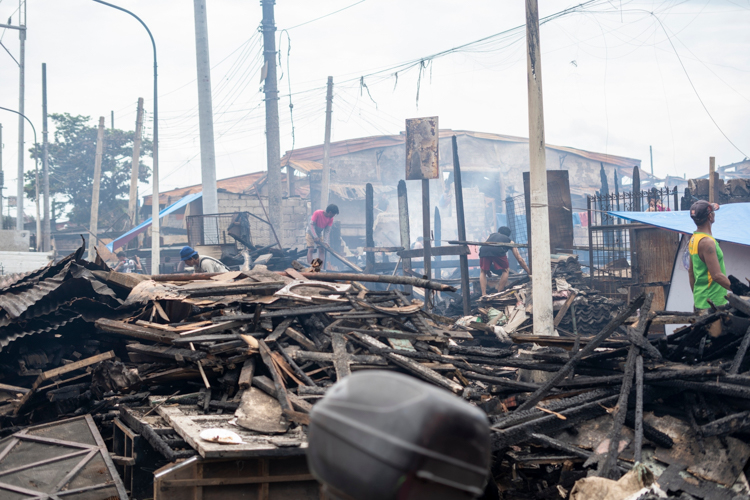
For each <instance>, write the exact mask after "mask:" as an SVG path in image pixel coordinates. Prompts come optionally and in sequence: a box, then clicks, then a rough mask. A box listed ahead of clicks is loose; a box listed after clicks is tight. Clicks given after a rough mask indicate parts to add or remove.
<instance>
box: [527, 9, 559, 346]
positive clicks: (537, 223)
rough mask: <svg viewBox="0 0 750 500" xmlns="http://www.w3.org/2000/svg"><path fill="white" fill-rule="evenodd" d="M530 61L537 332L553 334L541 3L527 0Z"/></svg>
mask: <svg viewBox="0 0 750 500" xmlns="http://www.w3.org/2000/svg"><path fill="white" fill-rule="evenodd" d="M526 46H527V51H526V64H527V68H526V69H527V83H528V90H529V160H530V165H529V184H530V191H531V193H530V194H531V196H530V198H531V207H530V208H531V245H532V248H531V251H532V254H531V262H532V273H533V276H532V285H533V301H534V313H533V314H534V334H535V335H553V334H554V327H553V311H552V271H551V269H550V239H549V208H548V207H547V155H546V149H545V139H544V105H543V101H544V100H543V96H542V59H541V56H542V53H541V50H540V47H539V6H538V4H537V0H526Z"/></svg>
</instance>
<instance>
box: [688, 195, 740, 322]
mask: <svg viewBox="0 0 750 500" xmlns="http://www.w3.org/2000/svg"><path fill="white" fill-rule="evenodd" d="M718 209H719V205H718V204H716V203H709V202H707V201H705V200H699V201H696V202H695V203H693V205H692V206H691V207H690V217H691V218H692V219H693V222H695V225H696V226H698V228H697V231H695V232H694V233H693V236H692V237H691V238H690V243H689V244H688V251H689V252H690V269H689V271H688V272H689V275H690V288H691V289H692V290H693V301H694V303H695V309H696V311H699V312H703V311H705V310H707V309H710V308H711V304H709V303H708V301H709V300H710V301H711V302H712V303H713V304H714V305H715V306H722V305H724V304H726V303H727V298H726V295H727V290H729V288H730V286H731V283H730V282H729V278H727V276H726V268H725V267H724V253H723V252H722V251H721V248H720V247H719V242H718V241H716V240H715V239H714V237H713V236H712V235H711V225H712V224H713V223H714V221H715V220H716V211H717V210H718Z"/></svg>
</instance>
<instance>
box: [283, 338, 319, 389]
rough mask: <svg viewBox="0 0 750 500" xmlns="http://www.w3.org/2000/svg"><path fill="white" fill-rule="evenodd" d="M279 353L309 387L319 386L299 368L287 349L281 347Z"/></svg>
mask: <svg viewBox="0 0 750 500" xmlns="http://www.w3.org/2000/svg"><path fill="white" fill-rule="evenodd" d="M278 351H279V352H280V353H281V356H282V357H283V358H284V361H286V362H287V364H288V365H289V367H290V368H291V369H292V370H293V371H294V373H295V374H296V375H297V376H298V377H299V378H301V379H302V381H303V382H304V383H305V384H306V385H309V386H313V387H316V386H317V385H318V384H316V383H315V381H314V380H313V379H311V378H310V377H309V376H308V375H307V373H305V371H304V370H303V369H302V368H300V367H299V365H298V364H297V363H295V362H294V360H293V359H292V358H291V357H290V356H289V354H288V353H287V352H286V350H285V349H282V348H281V347H279V349H278Z"/></svg>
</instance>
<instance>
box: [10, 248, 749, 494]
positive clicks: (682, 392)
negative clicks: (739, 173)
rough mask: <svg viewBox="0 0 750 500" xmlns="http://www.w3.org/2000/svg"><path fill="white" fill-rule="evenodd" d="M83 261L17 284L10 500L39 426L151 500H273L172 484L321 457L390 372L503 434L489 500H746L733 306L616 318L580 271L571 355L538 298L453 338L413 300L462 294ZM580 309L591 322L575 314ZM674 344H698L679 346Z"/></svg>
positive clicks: (571, 300) (498, 305) (295, 274)
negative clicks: (260, 461)
mask: <svg viewBox="0 0 750 500" xmlns="http://www.w3.org/2000/svg"><path fill="white" fill-rule="evenodd" d="M82 252H83V249H81V250H79V251H78V252H77V253H75V254H73V255H71V256H69V257H67V258H65V259H63V260H62V261H60V262H59V263H57V264H55V265H51V266H48V267H46V268H44V269H40V270H38V271H35V272H33V273H30V274H27V275H23V276H15V277H9V278H7V279H5V281H3V282H2V283H1V284H0V286H1V287H2V288H0V325H2V330H1V331H0V343H1V345H2V347H3V348H2V352H0V375H1V376H2V379H0V437H4V438H5V439H4V440H3V441H0V491H3V488H6V482H7V481H6V479H7V477H8V475H7V474H6V473H5V472H3V470H6V469H7V468H6V467H4V466H3V465H2V464H3V462H4V461H8V460H9V458H8V457H13V453H12V452H9V451H8V450H10V449H11V448H12V447H13V446H16V444H17V443H19V442H22V441H24V440H29V439H31V438H29V437H28V436H29V435H30V433H32V429H37V427H29V426H39V425H48V424H47V423H49V422H63V421H66V419H75V418H79V419H80V418H85V419H87V420H86V422H89V421H90V422H93V424H96V427H97V428H98V431H99V433H100V435H101V437H100V438H98V439H100V440H101V441H102V442H103V443H105V444H106V445H107V447H108V448H109V456H107V457H106V460H105V462H106V461H107V460H109V461H111V464H113V466H114V467H115V468H116V470H117V471H118V473H119V477H118V475H117V474H114V476H113V478H112V479H111V480H112V481H114V482H117V484H123V485H124V487H125V489H126V490H127V491H128V494H129V495H130V496H131V497H133V498H151V497H155V498H159V492H162V493H164V492H166V491H169V489H170V488H177V487H178V486H179V487H181V488H187V487H189V486H191V485H192V486H193V487H195V486H196V485H197V486H200V487H203V486H205V487H208V486H209V485H218V484H221V485H225V486H226V485H227V484H235V485H242V484H245V483H254V484H257V483H262V482H263V481H262V480H261V479H258V478H257V477H256V478H250V479H249V480H248V479H246V478H245V479H242V478H237V477H234V479H232V480H231V481H234V482H231V481H230V482H227V481H228V480H227V479H226V478H223V479H221V480H219V479H206V478H207V477H209V476H208V474H209V472H208V471H209V469H208V466H207V465H206V467H205V468H204V467H202V466H201V469H200V474H199V475H194V476H190V475H187V476H179V477H178V479H174V478H172V479H170V477H171V476H169V475H170V474H173V473H174V470H176V468H178V467H179V465H175V464H188V463H192V464H193V465H194V464H195V462H191V460H192V461H195V460H198V461H200V460H214V461H220V460H233V461H234V462H233V463H235V464H236V463H239V462H238V461H239V460H246V459H249V458H251V457H256V458H257V457H295V456H301V457H303V456H304V449H305V448H306V446H307V438H306V429H307V425H308V424H309V414H310V412H311V410H312V408H313V406H314V405H315V403H316V402H317V401H318V400H320V399H321V398H322V397H324V395H325V394H326V391H327V390H328V388H329V387H331V386H332V385H333V384H335V383H336V382H337V381H338V380H341V379H342V378H343V377H346V376H347V375H349V374H350V373H351V372H352V371H355V370H369V369H380V370H396V371H399V372H402V373H406V374H410V375H412V376H414V377H417V378H420V379H422V380H425V381H427V382H430V383H432V384H434V385H437V386H439V387H442V388H444V389H445V390H448V391H450V392H452V393H454V394H456V395H457V396H458V397H461V398H464V399H465V400H467V401H469V402H471V403H473V404H475V405H477V406H478V407H480V408H482V409H483V410H484V411H485V412H486V413H487V415H488V418H489V419H490V421H491V424H492V434H491V440H492V448H493V454H494V460H493V467H492V471H491V475H490V482H489V485H488V489H487V492H486V493H485V498H507V499H520V498H529V499H531V498H549V499H557V498H574V499H579V500H580V499H583V498H626V497H628V496H629V495H634V494H635V493H638V492H640V493H639V494H638V495H635V496H631V497H632V498H658V497H666V496H669V497H670V498H684V499H689V498H705V499H709V498H710V499H716V498H719V499H723V498H726V499H731V498H735V497H742V498H746V495H748V494H750V489H748V483H747V479H746V478H745V474H744V470H745V466H746V463H747V461H748V457H750V445H748V444H747V435H746V434H745V433H746V432H750V375H747V374H744V372H745V371H746V370H747V369H748V368H750V359H747V358H746V356H745V354H746V352H747V349H748V346H749V345H750V299H748V298H743V297H741V296H739V295H734V294H730V295H729V300H730V303H729V305H728V306H726V307H724V308H717V309H715V310H713V311H711V312H710V313H709V314H707V315H702V316H696V315H692V314H686V313H670V312H659V311H652V307H651V303H652V296H651V295H650V294H649V295H641V296H639V297H637V298H635V299H634V300H633V301H632V302H631V303H629V304H622V307H620V308H618V307H617V305H618V304H617V303H614V302H612V301H609V300H608V299H604V298H602V297H600V296H598V295H597V294H595V293H594V292H593V291H592V290H587V289H585V287H583V286H582V285H581V283H580V282H576V281H575V276H574V275H575V269H573V270H572V271H571V273H572V275H571V274H569V275H567V277H566V276H563V275H560V274H557V275H556V276H555V277H554V280H555V288H554V293H555V301H556V302H557V310H558V313H557V317H556V320H555V321H556V323H555V324H556V326H557V327H558V329H559V330H561V331H562V330H565V331H568V332H570V335H561V336H559V337H552V336H549V337H547V336H544V337H541V336H534V335H532V332H530V331H524V327H525V325H527V324H528V322H529V316H530V315H532V314H533V307H531V306H530V304H529V302H528V300H527V297H526V295H528V294H529V289H528V287H527V285H525V284H517V285H515V286H513V287H511V288H510V289H508V290H506V291H504V292H501V293H498V294H495V295H492V296H489V297H487V298H485V299H484V300H483V301H482V302H481V303H480V307H479V309H477V311H476V314H475V315H472V316H470V317H464V318H461V319H457V318H448V317H445V316H441V315H437V314H434V313H428V312H426V311H425V310H424V307H423V304H422V303H421V302H417V301H412V300H410V298H409V296H408V295H407V294H406V293H405V292H404V291H403V290H401V289H400V288H401V286H402V285H410V286H414V287H420V288H422V289H424V290H432V291H434V292H436V293H440V292H452V291H453V290H452V289H451V287H449V286H447V285H442V284H439V283H436V282H433V281H428V280H423V279H417V278H411V277H399V276H393V277H391V276H374V275H364V274H360V275H344V274H334V273H311V272H306V271H304V270H303V271H302V272H300V271H297V270H294V269H292V268H290V269H287V270H286V271H284V272H272V271H269V270H267V269H266V268H265V267H263V266H256V267H255V268H254V269H253V270H252V271H245V272H239V271H237V272H230V273H224V274H220V275H214V276H211V275H193V276H188V275H174V276H172V277H164V276H153V277H151V276H139V275H134V274H121V273H115V272H112V271H110V270H109V269H108V268H107V267H106V265H105V264H103V263H102V262H100V261H98V262H96V263H90V262H87V261H85V260H82V259H81V254H82ZM388 280H390V281H388ZM368 281H374V282H377V281H381V282H386V283H389V286H390V288H393V285H397V287H398V288H399V289H398V290H397V289H390V288H389V289H381V290H372V289H368V288H367V287H366V285H367V283H368ZM573 284H575V286H574V285H573ZM571 307H577V308H578V313H577V314H566V311H568V310H569V309H570V308H571ZM597 309H598V310H599V311H597ZM561 311H562V312H561ZM571 316H572V318H579V319H578V321H577V324H576V323H575V322H574V321H573V320H572V319H568V320H565V319H564V318H566V317H568V318H570V317H571ZM583 317H588V318H589V319H586V320H581V319H580V318H583ZM591 318H593V319H591ZM566 321H568V322H570V324H568V323H566ZM675 324H678V325H685V326H682V327H680V328H678V329H677V330H676V331H675V332H674V333H673V334H671V335H669V336H666V335H665V334H664V333H663V331H664V325H675ZM566 326H567V328H566ZM659 330H661V333H659ZM93 424H92V425H93ZM128 436H129V438H128ZM134 436H137V437H138V440H136V439H135V438H134ZM34 439H36V440H37V441H38V442H39V440H43V439H45V438H34ZM128 439H130V441H128ZM9 440H10V441H9ZM227 442H228V443H233V444H231V445H226V444H223V443H227ZM123 443H125V445H124V446H123ZM6 448H7V450H6ZM81 453H82V452H79V453H78V454H79V455H80V454H81ZM88 453H89V454H90V455H92V456H93V455H94V454H95V453H96V450H93V448H92V451H90V452H88ZM51 460H52V459H49V460H47V461H44V460H42V461H41V462H43V463H44V465H45V466H46V467H49V466H50V463H49V462H50V461H51ZM35 463H36V462H35ZM35 463H30V464H27V466H25V467H26V470H27V471H28V470H31V469H33V468H34V467H35ZM59 463H60V464H64V462H59ZM107 463H108V464H109V463H110V462H107ZM212 463H213V462H212ZM66 467H67V466H66ZM159 467H161V469H159V471H156V469H158V468H159ZM302 467H303V468H304V460H303V462H302ZM18 469H19V468H18V467H15V468H11V469H8V470H11V471H13V473H16V471H17V470H18ZM184 470H187V469H183V472H184ZM233 470H234V469H233ZM259 470H260V469H259ZM631 470H632V472H630V473H628V472H629V471H631ZM154 471H156V472H157V473H156V474H154ZM249 473H250V472H248V474H249ZM303 473H304V474H303ZM626 473H627V474H626ZM4 474H6V475H5V479H4V476H3V475H4ZM71 474H72V473H71ZM253 474H254V472H253ZM259 474H260V473H259ZM270 474H271V475H272V476H273V474H274V473H273V472H271V473H270ZM289 474H290V475H288V476H279V477H287V478H288V479H286V480H288V481H298V482H299V481H304V480H309V481H311V485H312V486H310V488H315V487H317V486H316V485H315V482H314V481H312V477H311V476H310V475H309V472H308V471H307V470H303V471H302V472H299V471H298V472H297V473H295V474H291V473H289ZM623 474H626V475H625V476H623V478H622V479H619V481H617V479H618V478H620V476H622V475H623ZM261 475H263V474H261ZM268 475H269V472H268V468H267V466H266V470H265V473H264V477H265V476H268ZM63 476H64V475H63ZM63 476H60V478H58V479H57V480H56V481H55V485H56V487H58V489H59V488H60V487H61V486H60V485H64V484H65V481H64V480H63V479H61V478H63ZM279 477H277V478H271V479H267V482H266V488H267V487H268V486H267V484H268V483H271V482H277V483H279V482H283V481H284V479H279ZM65 478H67V476H65ZM165 478H167V480H165ZM67 479H68V480H69V479H70V478H67ZM29 481H31V479H29ZM154 481H156V483H158V485H159V486H158V487H156V488H155V487H152V486H151V484H152V483H153V482H154ZM210 481H215V482H214V483H211V482H210ZM243 481H244V483H243ZM14 484H15V483H14ZM14 487H16V488H21V487H24V488H27V489H33V488H32V487H31V486H29V485H26V486H23V485H21V484H16V485H15V486H14ZM90 487H91V488H93V487H94V486H90ZM9 491H10V490H9ZM50 491H52V490H50ZM54 491H58V490H54ZM54 491H53V493H54ZM180 491H182V492H183V493H184V490H180ZM266 491H268V490H266ZM316 491H317V490H316ZM618 492H619V493H618ZM48 493H49V492H48ZM620 493H621V494H620ZM607 495H612V496H607ZM618 495H619V496H618ZM120 496H121V497H122V496H123V495H122V494H121V495H120ZM229 496H230V497H231V495H229ZM271 497H273V496H271ZM165 498H167V496H166V495H165ZM170 498H172V497H170ZM174 498H176V497H174ZM265 498H269V497H268V496H266V497H265ZM298 498H307V497H303V496H301V495H300V496H298ZM311 498H313V497H312V496H311ZM315 498H317V497H315Z"/></svg>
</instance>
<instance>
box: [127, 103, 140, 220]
mask: <svg viewBox="0 0 750 500" xmlns="http://www.w3.org/2000/svg"><path fill="white" fill-rule="evenodd" d="M142 135H143V97H139V98H138V111H137V113H136V118H135V137H134V138H133V160H132V162H131V168H130V200H129V201H128V218H129V219H130V224H131V225H132V226H133V227H135V226H136V224H138V168H139V167H140V163H141V136H142Z"/></svg>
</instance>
